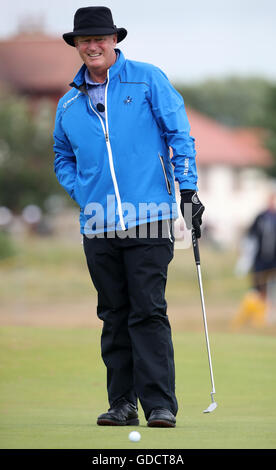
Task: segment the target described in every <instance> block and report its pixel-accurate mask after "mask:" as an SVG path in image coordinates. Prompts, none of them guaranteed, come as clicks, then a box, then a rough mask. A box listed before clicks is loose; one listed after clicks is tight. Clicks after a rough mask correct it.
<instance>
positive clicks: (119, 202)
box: [88, 70, 126, 230]
mask: <svg viewBox="0 0 276 470" xmlns="http://www.w3.org/2000/svg"><path fill="white" fill-rule="evenodd" d="M108 84H109V70H108V71H107V83H106V87H105V121H106V127H105V125H104V122H103V119H102V117H101V116H100V115H99V114H98V113H97V111H96V110H95V109H94V108H93V106H92V104H91V100H90V97H88V98H89V105H90V108H91V109H92V110H93V111H94V113H95V114H96V115H97V116H98V118H99V120H100V122H101V125H102V128H103V132H104V135H105V142H106V147H107V153H108V160H109V168H110V173H111V177H112V181H113V185H114V190H115V195H116V199H117V203H118V213H119V219H120V224H121V227H122V230H126V226H125V223H124V217H123V210H122V201H121V196H120V193H119V188H118V183H117V179H116V174H115V169H114V163H113V155H112V149H111V145H110V140H109V132H108V115H107V88H108Z"/></svg>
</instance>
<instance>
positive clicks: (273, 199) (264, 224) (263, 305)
mask: <svg viewBox="0 0 276 470" xmlns="http://www.w3.org/2000/svg"><path fill="white" fill-rule="evenodd" d="M236 272H237V274H246V273H247V272H250V274H251V279H252V281H251V282H252V289H251V291H250V292H248V293H247V294H246V295H245V297H244V299H243V301H242V303H241V306H240V308H239V311H238V312H237V315H236V316H235V318H234V325H235V326H240V325H242V324H244V323H246V322H248V321H250V320H251V321H252V324H253V325H255V326H261V325H264V324H265V322H266V321H267V314H268V309H269V308H271V305H270V303H271V302H273V299H272V296H273V286H274V289H275V285H276V190H274V191H273V192H272V193H271V194H270V195H269V198H268V204H267V208H266V209H265V210H264V211H262V212H261V213H260V214H258V215H257V217H256V218H255V220H254V222H253V223H252V225H251V226H250V227H249V229H248V230H247V233H246V237H245V240H244V244H243V251H242V254H241V257H240V259H239V260H238V263H237V266H236Z"/></svg>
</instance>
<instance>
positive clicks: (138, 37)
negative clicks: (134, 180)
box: [0, 0, 276, 83]
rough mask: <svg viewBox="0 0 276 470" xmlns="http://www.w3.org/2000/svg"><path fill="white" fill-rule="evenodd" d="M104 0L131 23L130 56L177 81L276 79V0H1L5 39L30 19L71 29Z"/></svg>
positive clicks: (121, 21) (125, 45)
mask: <svg viewBox="0 0 276 470" xmlns="http://www.w3.org/2000/svg"><path fill="white" fill-rule="evenodd" d="M99 4H100V5H104V6H108V7H110V8H111V9H112V12H113V18H114V22H115V23H116V25H117V26H119V27H120V26H123V27H125V28H126V29H127V30H128V36H127V38H126V39H125V40H124V41H123V42H122V43H120V48H121V49H122V50H123V52H124V54H125V55H126V57H128V58H130V59H135V60H141V61H145V62H151V63H154V64H155V65H157V66H159V67H160V68H161V69H163V70H164V72H165V73H167V75H168V76H169V78H170V79H171V80H174V81H178V82H190V83H191V82H195V81H201V80H205V79H207V78H214V77H225V76H229V75H239V76H252V75H254V76H261V77H265V78H268V79H270V80H273V81H276V61H275V58H274V57H275V50H276V28H275V24H276V1H275V0H209V1H206V0H197V1H189V2H188V1H186V0H174V1H169V0H152V1H150V0H139V1H136V2H131V1H130V0H109V1H104V0H103V1H99V2H98V1H97V2H95V3H93V2H91V3H90V2H88V1H78V0H40V1H37V0H28V1H27V2H22V1H21V0H13V2H11V3H10V4H9V3H8V2H4V1H2V5H1V16H0V38H2V39H5V38H7V37H9V36H10V35H12V34H14V33H15V32H16V30H17V27H18V23H20V22H22V21H26V20H30V19H31V20H34V21H38V22H40V23H42V24H43V25H44V30H45V31H46V32H48V33H50V34H53V35H59V36H60V35H61V34H62V33H64V32H69V31H72V29H73V16H74V13H75V11H76V9H77V8H79V7H83V6H91V5H99ZM68 47H70V46H68ZM72 52H74V51H72Z"/></svg>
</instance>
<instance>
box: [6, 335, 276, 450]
mask: <svg viewBox="0 0 276 470" xmlns="http://www.w3.org/2000/svg"><path fill="white" fill-rule="evenodd" d="M0 332H1V335H0V357H1V365H0V375H1V387H0V401H1V418H0V447H1V448H2V449H3V448H6V449H15V448H19V449H23V448H24V449H25V448H29V449H35V448H41V449H77V448H79V449H84V448H87V449H128V448H130V449H131V448H135V449H139V448H141V449H152V448H153V449H159V448H160V449H173V448H176V449H178V448H179V449H198V448H203V449H217V448H225V449H230V448H235V449H238V448H245V449H253V448H259V449H261V448H275V447H276V425H275V423H276V407H275V396H276V373H275V372H276V362H275V357H276V356H275V353H276V340H275V337H273V336H265V335H264V336H262V335H260V334H258V335H255V334H254V333H251V334H249V335H245V334H240V333H236V334H230V333H221V332H216V333H213V334H212V341H211V349H212V357H213V367H214V375H215V383H216V391H217V393H216V400H217V402H218V405H219V406H218V408H217V409H216V410H215V411H214V412H213V413H211V414H203V413H202V411H203V410H204V409H205V408H206V407H207V406H208V405H209V404H210V401H211V400H210V392H211V385H210V376H209V369H208V360H207V354H206V346H205V339H204V334H203V333H200V332H185V333H184V332H182V331H175V332H174V347H175V360H176V392H177V397H178V401H179V413H178V415H177V427H176V428H175V429H150V428H147V427H146V421H145V418H144V416H143V413H142V409H141V407H140V423H141V424H140V427H139V431H140V433H141V435H142V438H141V441H140V442H139V443H131V442H130V441H128V433H129V432H130V430H132V429H133V428H129V427H127V428H121V427H120V428H113V427H99V426H97V425H96V419H97V416H98V414H100V413H101V412H103V411H105V410H106V409H107V407H108V404H107V398H106V390H105V381H106V379H105V368H104V365H103V363H102V361H101V359H100V330H99V329H97V328H95V329H93V328H88V329H87V328H86V329H84V328H74V329H73V328H72V329H70V328H45V327H44V328H39V327H36V328H34V327H16V326H13V327H10V326H7V327H1V329H0Z"/></svg>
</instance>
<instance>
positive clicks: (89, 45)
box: [87, 39, 97, 49]
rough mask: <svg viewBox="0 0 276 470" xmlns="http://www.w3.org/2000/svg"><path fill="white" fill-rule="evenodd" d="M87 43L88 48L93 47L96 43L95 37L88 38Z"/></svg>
mask: <svg viewBox="0 0 276 470" xmlns="http://www.w3.org/2000/svg"><path fill="white" fill-rule="evenodd" d="M87 45H88V47H89V49H95V47H96V45H97V43H96V41H95V39H90V41H89V43H88V44H87Z"/></svg>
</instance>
